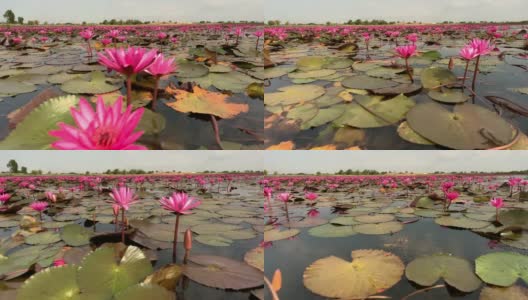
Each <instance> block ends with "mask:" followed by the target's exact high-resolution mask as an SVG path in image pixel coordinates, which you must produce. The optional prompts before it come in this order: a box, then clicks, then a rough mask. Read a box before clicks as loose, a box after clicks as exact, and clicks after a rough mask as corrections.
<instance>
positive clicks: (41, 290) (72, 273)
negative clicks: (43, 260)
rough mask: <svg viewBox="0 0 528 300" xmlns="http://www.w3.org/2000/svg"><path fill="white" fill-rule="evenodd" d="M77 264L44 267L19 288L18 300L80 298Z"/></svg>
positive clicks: (68, 299) (65, 299) (78, 299)
mask: <svg viewBox="0 0 528 300" xmlns="http://www.w3.org/2000/svg"><path fill="white" fill-rule="evenodd" d="M76 279H77V266H75V265H65V266H61V267H55V268H48V269H44V270H42V271H40V272H38V273H36V274H35V275H33V276H31V277H30V278H29V279H28V280H26V281H25V282H24V284H23V285H22V287H20V289H19V290H18V294H17V297H16V299H17V300H33V299H39V300H80V299H81V296H80V295H79V291H80V290H79V286H78V285H77V280H76Z"/></svg>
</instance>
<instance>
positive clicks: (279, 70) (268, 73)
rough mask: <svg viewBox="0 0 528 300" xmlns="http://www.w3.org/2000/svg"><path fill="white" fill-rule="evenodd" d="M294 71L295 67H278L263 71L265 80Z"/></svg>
mask: <svg viewBox="0 0 528 300" xmlns="http://www.w3.org/2000/svg"><path fill="white" fill-rule="evenodd" d="M295 69H296V67H295V66H279V67H273V68H266V69H264V76H265V77H266V78H267V79H272V78H278V77H281V76H284V75H286V74H288V73H290V72H293V71H294V70H295Z"/></svg>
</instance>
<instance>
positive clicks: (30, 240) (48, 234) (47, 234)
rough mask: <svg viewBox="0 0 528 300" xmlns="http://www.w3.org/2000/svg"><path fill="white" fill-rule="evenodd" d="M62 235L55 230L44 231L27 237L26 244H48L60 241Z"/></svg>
mask: <svg viewBox="0 0 528 300" xmlns="http://www.w3.org/2000/svg"><path fill="white" fill-rule="evenodd" d="M60 240H61V238H60V235H59V234H58V233H56V232H53V231H44V232H41V233H36V234H33V235H30V236H28V237H26V244H30V245H48V244H53V243H56V242H58V241H60Z"/></svg>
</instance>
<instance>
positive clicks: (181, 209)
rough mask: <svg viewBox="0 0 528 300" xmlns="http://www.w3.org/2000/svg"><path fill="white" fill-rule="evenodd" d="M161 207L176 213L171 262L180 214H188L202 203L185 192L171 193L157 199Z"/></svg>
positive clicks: (174, 252)
mask: <svg viewBox="0 0 528 300" xmlns="http://www.w3.org/2000/svg"><path fill="white" fill-rule="evenodd" d="M159 202H160V204H161V207H163V209H165V210H168V211H171V212H174V213H175V214H176V223H175V224H174V241H173V244H172V262H173V263H175V262H176V245H177V243H178V225H179V223H180V216H182V215H187V214H190V213H191V212H190V211H191V210H192V209H194V208H196V207H198V206H199V205H200V204H202V202H201V201H199V200H196V199H195V198H193V197H190V196H189V195H187V194H186V193H176V192H175V193H173V194H172V196H170V197H163V198H161V200H160V201H159Z"/></svg>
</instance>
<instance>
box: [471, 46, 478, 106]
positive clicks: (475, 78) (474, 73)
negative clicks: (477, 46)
mask: <svg viewBox="0 0 528 300" xmlns="http://www.w3.org/2000/svg"><path fill="white" fill-rule="evenodd" d="M479 63H480V55H479V56H477V62H476V63H475V72H473V83H472V84H471V89H472V90H473V91H476V89H475V86H476V84H477V75H478V73H479ZM473 103H475V95H473Z"/></svg>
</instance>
